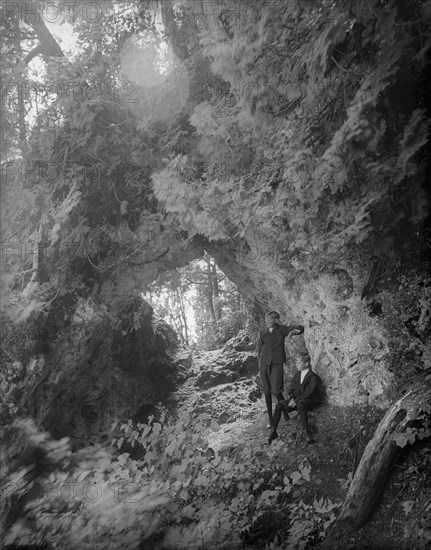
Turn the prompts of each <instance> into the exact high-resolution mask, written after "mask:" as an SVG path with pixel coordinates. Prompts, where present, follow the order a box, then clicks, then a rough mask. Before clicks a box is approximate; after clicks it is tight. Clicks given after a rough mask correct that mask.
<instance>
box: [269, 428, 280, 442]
mask: <svg viewBox="0 0 431 550" xmlns="http://www.w3.org/2000/svg"><path fill="white" fill-rule="evenodd" d="M277 437H278V434H277V432H276V431H275V430H273V431H272V432H271V433H270V434H269V437H268V444H269V445H271V442H272V441H274V439H277Z"/></svg>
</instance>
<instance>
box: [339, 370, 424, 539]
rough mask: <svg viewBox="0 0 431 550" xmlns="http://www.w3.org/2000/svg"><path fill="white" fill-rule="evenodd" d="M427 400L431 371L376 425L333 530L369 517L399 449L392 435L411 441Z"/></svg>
mask: <svg viewBox="0 0 431 550" xmlns="http://www.w3.org/2000/svg"><path fill="white" fill-rule="evenodd" d="M430 403H431V373H425V374H424V375H422V376H420V378H419V379H418V380H417V381H416V382H415V383H414V384H413V385H412V386H411V388H410V389H409V390H408V391H407V392H406V393H405V394H404V395H403V396H402V397H401V398H400V399H398V401H396V402H395V403H394V404H393V405H392V406H391V407H390V408H389V410H388V411H387V413H386V415H385V416H384V418H383V419H382V421H381V422H380V424H379V425H378V427H377V429H376V431H375V433H374V436H373V438H372V439H371V441H370V442H369V443H368V445H367V447H366V448H365V451H364V454H363V456H362V459H361V461H360V463H359V466H358V469H357V470H356V473H355V475H354V477H353V480H352V483H351V485H350V488H349V491H348V493H347V496H346V499H345V501H344V503H343V505H342V507H341V510H340V513H339V515H338V518H337V521H336V523H335V525H334V528H335V531H337V530H341V531H346V530H352V529H358V528H359V527H361V526H362V525H363V524H364V523H365V522H366V521H367V520H368V519H369V518H370V516H371V514H372V512H373V511H374V508H375V506H376V505H377V504H378V501H379V498H380V496H381V494H382V493H383V490H384V488H385V486H386V483H387V481H388V478H389V474H390V472H391V469H392V466H393V465H394V462H395V460H396V458H397V456H398V455H399V453H400V451H401V447H400V446H398V445H397V443H396V442H395V440H394V436H396V437H398V440H399V441H400V442H402V443H405V442H407V440H408V438H410V442H411V443H413V442H414V440H415V433H417V430H418V429H419V428H420V426H421V424H422V422H421V419H420V418H418V417H419V415H420V412H421V411H424V413H426V411H428V413H427V414H428V415H429V409H430ZM409 428H410V430H411V431H410V430H409ZM418 435H419V436H420V437H421V438H424V437H429V430H422V433H420V434H418Z"/></svg>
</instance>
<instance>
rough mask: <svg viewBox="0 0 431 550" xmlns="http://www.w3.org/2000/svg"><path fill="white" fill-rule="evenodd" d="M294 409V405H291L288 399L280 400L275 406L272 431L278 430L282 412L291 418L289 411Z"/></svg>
mask: <svg viewBox="0 0 431 550" xmlns="http://www.w3.org/2000/svg"><path fill="white" fill-rule="evenodd" d="M292 410H294V409H293V408H292V407H289V405H288V401H286V400H283V401H279V402H278V403H277V405H276V406H275V411H274V416H273V417H272V431H273V432H275V431H276V430H277V426H278V425H279V423H280V419H281V413H283V414H284V416H285V417H286V418H287V419H289V416H288V413H289V412H290V411H292Z"/></svg>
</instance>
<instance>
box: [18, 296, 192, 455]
mask: <svg viewBox="0 0 431 550" xmlns="http://www.w3.org/2000/svg"><path fill="white" fill-rule="evenodd" d="M131 318H133V319H134V324H133V323H132V324H131V323H130V319H131ZM118 319H119V321H120V322H119V323H117V325H116V326H113V325H112V322H111V320H110V319H109V318H107V317H106V316H103V315H99V314H98V313H97V312H96V311H91V308H90V307H89V306H87V310H86V318H85V320H80V319H79V317H78V316H77V315H75V317H74V319H73V320H72V323H71V324H70V326H69V327H68V329H67V331H64V332H63V333H61V332H60V333H59V336H58V340H57V342H56V345H55V347H54V348H53V350H52V351H51V352H50V353H49V354H48V355H47V356H46V357H43V356H39V358H37V359H36V358H33V359H32V360H31V361H30V362H29V363H28V364H27V366H26V375H25V379H26V380H25V386H24V389H23V390H22V394H21V395H19V396H17V395H15V401H16V402H17V404H18V407H19V408H18V411H17V412H18V413H19V414H20V413H21V414H23V413H25V414H27V415H30V416H32V417H33V418H34V419H35V420H36V421H37V423H38V424H39V425H41V426H42V427H44V428H45V429H47V430H49V431H50V432H51V434H52V435H53V437H55V438H60V437H64V436H70V437H71V439H72V442H73V444H74V445H76V446H81V445H85V444H88V443H91V442H95V441H96V440H98V441H100V438H101V436H103V434H108V432H109V428H110V426H111V424H112V422H113V421H115V420H118V419H124V418H127V417H133V416H135V417H136V416H137V417H139V418H140V419H141V420H144V419H145V416H146V415H148V414H150V413H151V410H152V407H153V405H154V404H156V403H157V402H159V401H160V400H164V399H165V397H166V395H167V394H168V393H169V391H170V390H171V389H173V388H174V387H175V385H176V384H177V383H179V381H180V380H181V379H184V378H185V377H186V376H187V367H188V366H189V365H190V361H191V357H190V354H188V353H187V352H185V351H184V350H182V349H179V348H178V342H177V341H176V338H175V334H174V332H173V331H172V329H171V328H170V327H169V326H167V325H166V324H165V323H164V322H162V321H157V320H156V319H154V318H153V313H152V309H151V307H150V306H149V305H148V304H147V303H145V302H143V301H142V300H136V299H135V300H130V301H125V303H124V304H123V305H122V307H121V308H120V310H119V312H118Z"/></svg>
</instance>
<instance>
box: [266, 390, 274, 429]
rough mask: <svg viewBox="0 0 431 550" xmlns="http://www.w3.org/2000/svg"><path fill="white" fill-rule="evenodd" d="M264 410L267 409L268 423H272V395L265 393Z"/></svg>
mask: <svg viewBox="0 0 431 550" xmlns="http://www.w3.org/2000/svg"><path fill="white" fill-rule="evenodd" d="M265 403H266V410H267V411H268V419H269V423H270V424H272V395H271V394H270V393H265Z"/></svg>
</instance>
